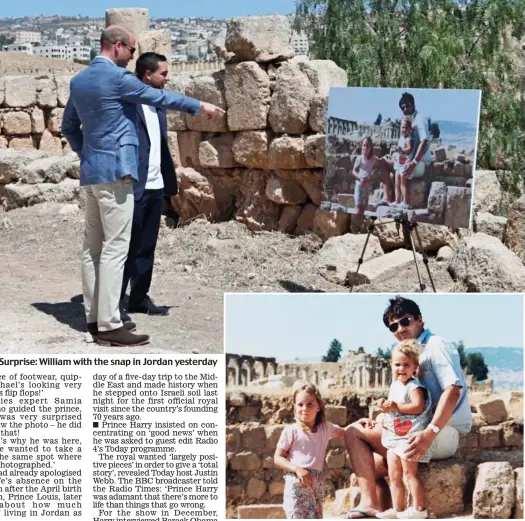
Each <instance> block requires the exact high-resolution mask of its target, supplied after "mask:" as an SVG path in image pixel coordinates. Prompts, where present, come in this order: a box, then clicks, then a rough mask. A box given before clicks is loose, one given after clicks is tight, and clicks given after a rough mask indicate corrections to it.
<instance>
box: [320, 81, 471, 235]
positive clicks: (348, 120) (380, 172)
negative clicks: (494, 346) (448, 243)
mask: <svg viewBox="0 0 525 521" xmlns="http://www.w3.org/2000/svg"><path fill="white" fill-rule="evenodd" d="M480 96H481V94H480V91H476V90H446V89H409V90H403V89H386V88H382V89H379V88H342V87H338V88H336V87H334V88H331V89H330V97H329V105H328V120H327V129H326V147H325V148H326V150H325V171H324V185H323V195H322V197H323V202H322V207H323V208H325V209H329V210H335V211H341V212H346V213H351V214H355V215H357V216H359V217H360V218H358V219H355V222H356V223H360V222H361V221H362V220H363V218H364V216H375V217H391V218H396V219H402V220H406V221H411V222H426V223H431V224H444V225H447V226H449V227H450V228H451V229H457V228H468V227H469V225H470V216H471V195H472V183H473V177H474V171H475V164H476V143H477V133H478V121H479V107H480V100H481V97H480ZM354 228H355V226H354ZM354 231H359V230H354Z"/></svg>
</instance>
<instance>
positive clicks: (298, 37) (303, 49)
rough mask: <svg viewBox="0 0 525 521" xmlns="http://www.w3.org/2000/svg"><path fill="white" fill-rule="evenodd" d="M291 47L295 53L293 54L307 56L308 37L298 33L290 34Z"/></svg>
mask: <svg viewBox="0 0 525 521" xmlns="http://www.w3.org/2000/svg"><path fill="white" fill-rule="evenodd" d="M292 45H293V48H294V51H295V54H301V55H305V56H308V51H309V48H310V47H309V45H308V37H307V36H306V34H305V33H303V32H300V33H297V32H295V31H294V32H293V33H292Z"/></svg>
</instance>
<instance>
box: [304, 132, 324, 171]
mask: <svg viewBox="0 0 525 521" xmlns="http://www.w3.org/2000/svg"><path fill="white" fill-rule="evenodd" d="M325 142H326V136H325V135H324V134H320V135H317V136H308V137H307V138H306V140H305V147H304V155H305V158H306V163H307V164H308V166H314V167H321V168H322V167H323V166H324V147H325Z"/></svg>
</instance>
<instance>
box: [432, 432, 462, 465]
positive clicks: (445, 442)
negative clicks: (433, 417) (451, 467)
mask: <svg viewBox="0 0 525 521" xmlns="http://www.w3.org/2000/svg"><path fill="white" fill-rule="evenodd" d="M435 442H436V448H435V450H434V454H433V455H432V459H433V460H437V459H446V458H451V457H452V456H454V454H456V451H457V450H458V445H459V432H458V431H457V430H456V429H454V427H450V426H449V425H445V427H443V428H442V429H441V430H440V431H439V433H438V435H437V436H436V439H435Z"/></svg>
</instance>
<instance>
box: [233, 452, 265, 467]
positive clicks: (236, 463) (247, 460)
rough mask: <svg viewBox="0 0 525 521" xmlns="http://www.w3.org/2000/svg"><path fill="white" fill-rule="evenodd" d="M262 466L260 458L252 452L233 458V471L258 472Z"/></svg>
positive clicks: (241, 453) (238, 454)
mask: <svg viewBox="0 0 525 521" xmlns="http://www.w3.org/2000/svg"><path fill="white" fill-rule="evenodd" d="M261 464H262V462H261V459H260V458H259V456H257V454H254V453H253V452H250V451H244V452H239V453H237V454H235V455H233V456H232V458H231V467H232V469H233V470H258V469H259V468H261Z"/></svg>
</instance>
